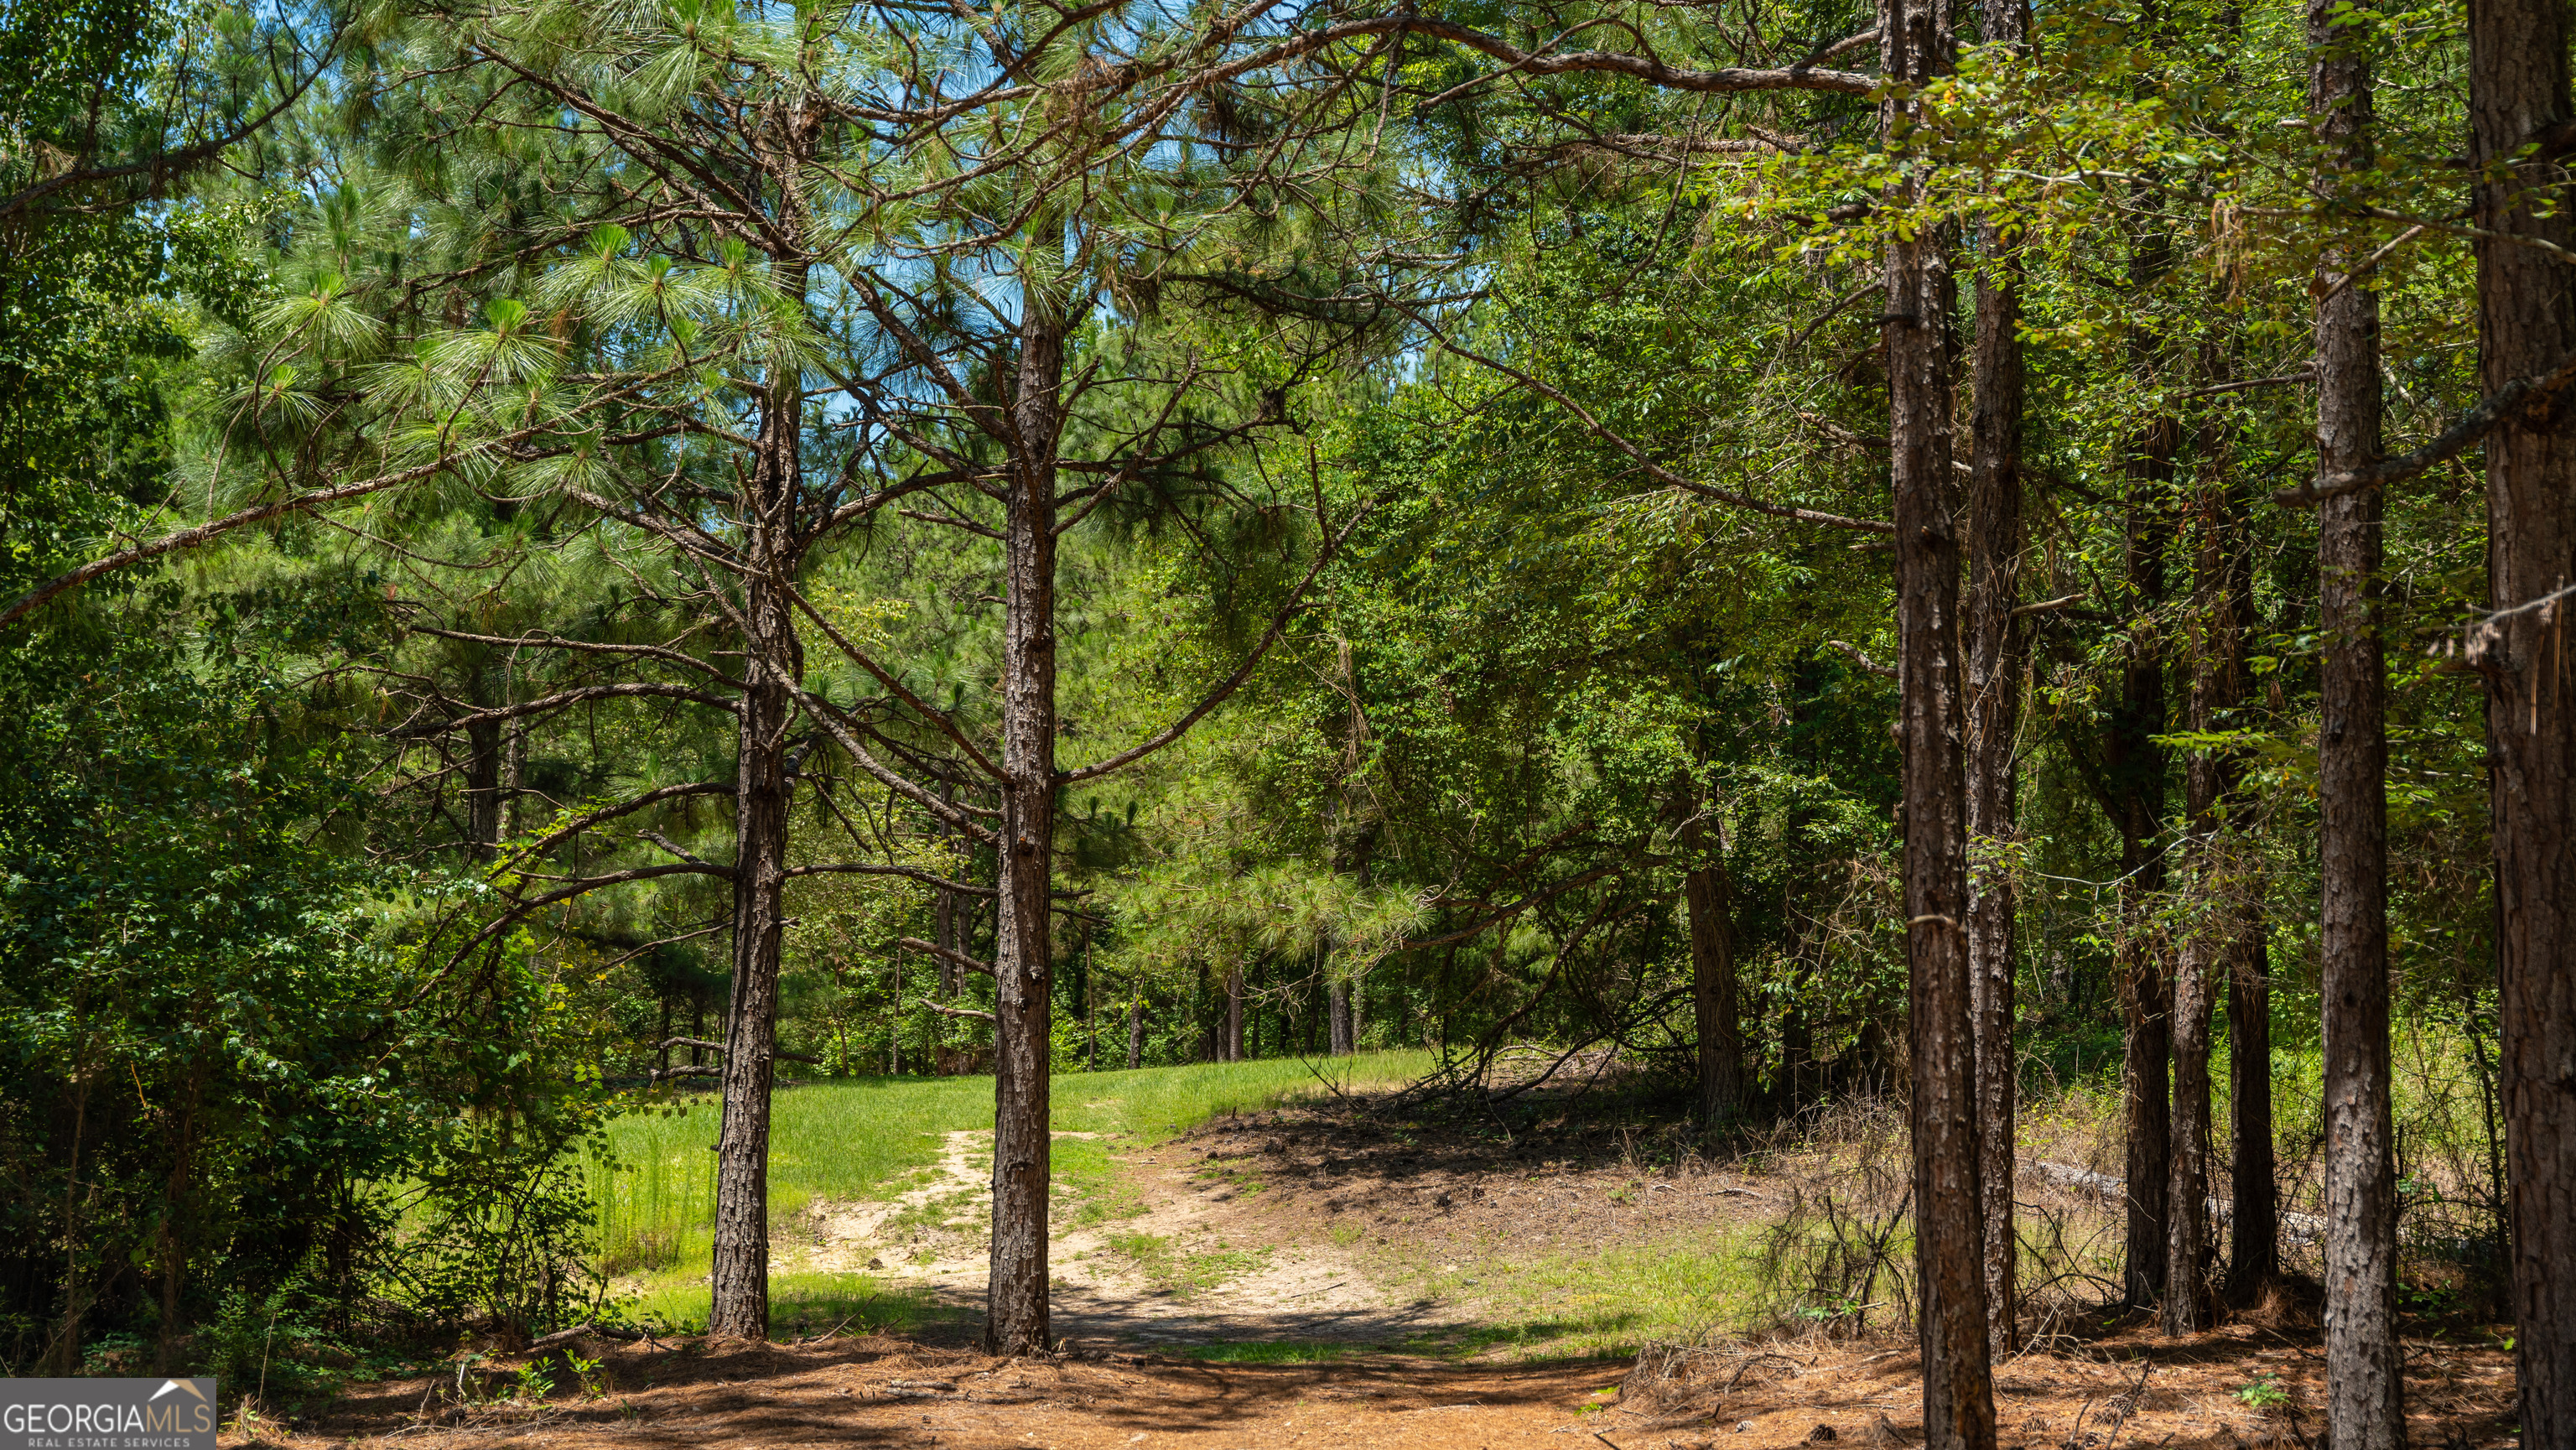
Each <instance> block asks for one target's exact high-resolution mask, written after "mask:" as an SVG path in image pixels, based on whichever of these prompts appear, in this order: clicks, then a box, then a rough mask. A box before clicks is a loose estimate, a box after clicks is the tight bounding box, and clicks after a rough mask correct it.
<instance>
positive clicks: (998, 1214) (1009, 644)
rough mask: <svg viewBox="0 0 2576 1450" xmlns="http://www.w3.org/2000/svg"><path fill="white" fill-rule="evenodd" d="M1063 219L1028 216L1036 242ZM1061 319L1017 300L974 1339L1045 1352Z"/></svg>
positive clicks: (1045, 302) (1049, 305)
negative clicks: (986, 1233)
mask: <svg viewBox="0 0 2576 1450" xmlns="http://www.w3.org/2000/svg"><path fill="white" fill-rule="evenodd" d="M1059 230H1060V228H1059V227H1056V226H1051V225H1049V224H1047V223H1046V222H1045V221H1044V220H1043V219H1041V221H1040V222H1038V223H1034V224H1032V232H1033V235H1034V236H1035V237H1036V238H1037V239H1038V241H1037V245H1040V246H1044V245H1047V243H1048V240H1049V239H1050V238H1052V237H1054V236H1056V235H1057V234H1058V232H1059ZM1065 328H1066V321H1065V318H1064V316H1063V307H1062V304H1061V303H1060V302H1059V301H1058V300H1057V299H1055V298H1054V297H1052V296H1050V295H1048V294H1047V293H1046V291H1045V290H1043V289H1037V288H1033V289H1031V290H1030V291H1029V292H1028V293H1027V295H1026V296H1025V298H1024V299H1023V302H1022V315H1021V321H1020V358H1019V371H1018V377H1017V387H1016V396H1015V398H1014V400H1013V408H1012V420H1011V421H1012V426H1013V429H1014V431H1015V432H1016V434H1017V443H1016V446H1015V448H1014V457H1013V459H1012V468H1011V472H1010V476H1009V488H1010V497H1009V502H1008V505H1007V508H1006V510H1005V518H1004V522H1003V544H1002V549H1003V556H1004V557H1003V569H1004V574H1005V580H1004V595H1003V600H1004V603H1003V626H1002V775H1003V777H1004V779H1003V782H1002V837H1001V853H1000V854H1001V873H1000V875H1001V902H1000V904H1001V922H1000V929H999V930H998V932H997V933H996V941H995V944H994V958H993V979H994V992H993V1014H994V1025H993V1026H994V1030H993V1048H994V1053H993V1056H994V1062H993V1253H992V1272H991V1279H990V1290H989V1295H988V1306H987V1313H986V1322H985V1331H984V1339H985V1347H986V1348H987V1349H988V1350H990V1351H991V1352H992V1353H994V1354H1043V1353H1045V1352H1046V1351H1047V1349H1048V1348H1049V1346H1050V1341H1049V1338H1048V1316H1047V1183H1048V1181H1049V1178H1050V1176H1051V1174H1050V1163H1051V1156H1052V1155H1051V1142H1050V1138H1049V1130H1050V1116H1051V1114H1050V1104H1049V1092H1050V1082H1049V1068H1050V1063H1049V1062H1048V1050H1049V1046H1050V1034H1049V1032H1048V1025H1049V1024H1048V1020H1047V1014H1048V1010H1049V1002H1050V1000H1051V985H1052V979H1051V976H1050V974H1051V972H1052V971H1053V967H1054V962H1053V948H1052V938H1051V931H1052V925H1053V923H1052V920H1051V918H1050V916H1049V908H1050V901H1049V892H1050V889H1051V887H1052V885H1053V877H1054V870H1053V868H1054V860H1053V858H1054V841H1055V809H1056V793H1057V790H1058V789H1059V782H1058V779H1057V774H1058V773H1057V770H1056V764H1055V729H1056V720H1055V684H1056V681H1055V671H1056V659H1055V590H1056V533H1055V522H1056V501H1055V488H1056V468H1055V448H1056V436H1057V434H1058V432H1059V431H1060V430H1061V428H1062V426H1063V417H1062V414H1061V412H1060V411H1059V398H1058V389H1059V388H1060V387H1061V386H1062V384H1063V380H1064V339H1065Z"/></svg>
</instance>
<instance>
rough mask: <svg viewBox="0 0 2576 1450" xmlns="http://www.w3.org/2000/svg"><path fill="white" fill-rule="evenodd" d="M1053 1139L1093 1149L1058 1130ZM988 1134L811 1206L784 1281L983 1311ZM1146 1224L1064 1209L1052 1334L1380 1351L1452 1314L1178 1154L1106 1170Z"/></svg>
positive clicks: (1130, 1341)
mask: <svg viewBox="0 0 2576 1450" xmlns="http://www.w3.org/2000/svg"><path fill="white" fill-rule="evenodd" d="M1055 1136H1056V1137H1057V1138H1059V1139H1064V1138H1093V1137H1096V1136H1097V1135H1094V1134H1089V1133H1058V1134H1056V1135H1055ZM991 1144H992V1134H991V1133H990V1132H989V1131H985V1130H961V1131H958V1132H952V1133H949V1134H947V1135H945V1140H944V1142H943V1143H942V1145H941V1151H940V1155H939V1158H938V1161H937V1162H936V1163H935V1164H934V1165H933V1166H932V1167H931V1168H929V1169H928V1170H925V1171H924V1172H923V1173H922V1174H921V1175H919V1176H920V1181H919V1182H918V1183H916V1184H915V1185H914V1186H913V1187H910V1188H907V1189H905V1190H904V1191H903V1192H902V1193H900V1194H897V1195H896V1196H895V1197H894V1198H893V1199H891V1200H888V1201H885V1202H882V1203H837V1204H826V1205H820V1206H818V1209H817V1211H816V1212H815V1215H814V1219H815V1225H816V1227H815V1236H814V1237H815V1242H813V1243H811V1244H807V1245H799V1246H794V1247H791V1248H788V1249H787V1250H786V1251H785V1252H782V1253H781V1254H780V1256H779V1259H778V1267H779V1268H780V1269H781V1270H826V1271H835V1272H867V1273H872V1274H876V1275H878V1276H880V1277H882V1278H884V1279H886V1280H887V1281H889V1282H890V1283H892V1284H895V1285H899V1286H907V1287H915V1288H919V1289H922V1290H924V1291H926V1292H927V1294H928V1295H929V1296H930V1298H931V1300H932V1301H933V1302H934V1303H938V1304H942V1305H946V1306H949V1307H953V1308H958V1309H965V1310H976V1309H980V1308H981V1307H982V1305H983V1302H984V1295H985V1281H986V1268H987V1261H986V1255H987V1253H988V1246H989V1244H990V1237H989V1232H990V1222H989V1220H990V1215H991V1209H992V1200H993V1190H992V1177H991V1175H992V1149H991ZM1114 1161H1116V1162H1117V1163H1118V1164H1119V1166H1120V1169H1121V1173H1122V1176H1123V1178H1124V1181H1125V1186H1126V1187H1127V1188H1128V1189H1130V1190H1131V1191H1132V1192H1134V1193H1135V1194H1136V1195H1137V1197H1138V1198H1139V1199H1140V1200H1141V1202H1142V1203H1143V1210H1142V1212H1138V1213H1133V1214H1129V1215H1123V1216H1116V1217H1108V1218H1100V1219H1097V1220H1094V1221H1085V1220H1084V1217H1083V1215H1082V1214H1081V1213H1079V1212H1078V1211H1076V1212H1071V1213H1068V1212H1066V1211H1065V1209H1066V1206H1067V1201H1068V1198H1069V1195H1067V1193H1066V1191H1065V1185H1064V1184H1063V1182H1062V1180H1059V1181H1058V1195H1059V1203H1058V1211H1057V1224H1058V1232H1057V1234H1056V1236H1055V1238H1054V1241H1053V1245H1052V1248H1051V1249H1050V1261H1051V1265H1052V1269H1053V1281H1054V1282H1053V1289H1054V1297H1053V1317H1054V1321H1055V1332H1056V1334H1057V1335H1058V1336H1059V1337H1060V1338H1065V1339H1070V1340H1072V1341H1075V1342H1076V1343H1078V1344H1091V1345H1095V1346H1097V1347H1102V1348H1108V1347H1115V1346H1125V1347H1129V1348H1134V1347H1140V1346H1151V1345H1157V1344H1206V1343H1216V1342H1232V1341H1244V1340H1260V1341H1275V1340H1339V1341H1355V1342H1361V1343H1371V1344H1384V1343H1389V1342H1400V1341H1403V1340H1407V1339H1411V1338H1414V1337H1417V1336H1419V1335H1421V1334H1423V1333H1425V1332H1427V1331H1429V1330H1432V1329H1434V1328H1437V1327H1439V1326H1441V1325H1443V1324H1445V1323H1447V1322H1449V1320H1450V1319H1452V1318H1454V1314H1453V1313H1449V1312H1444V1310H1443V1307H1442V1306H1441V1305H1439V1304H1436V1303H1434V1302H1431V1301H1428V1300H1420V1299H1406V1298H1402V1297H1400V1296H1396V1295H1391V1294H1390V1293H1388V1292H1387V1291H1386V1290H1385V1289H1384V1288H1383V1287H1382V1286H1381V1285H1380V1284H1379V1283H1378V1282H1377V1281H1376V1280H1374V1279H1373V1278H1372V1276H1371V1274H1370V1272H1369V1266H1368V1265H1367V1264H1366V1263H1365V1262H1364V1261H1363V1259H1362V1258H1361V1256H1360V1255H1357V1254H1355V1253H1352V1252H1349V1251H1348V1250H1346V1249H1344V1248H1341V1247H1337V1246H1335V1245H1334V1244H1333V1243H1331V1242H1330V1241H1329V1239H1327V1238H1323V1237H1312V1236H1307V1235H1296V1236H1293V1237H1283V1236H1281V1235H1279V1234H1278V1233H1277V1232H1276V1228H1275V1225H1274V1224H1271V1223H1267V1222H1264V1221H1261V1220H1260V1219H1257V1218H1256V1217H1254V1216H1253V1215H1251V1214H1249V1213H1247V1212H1246V1211H1245V1209H1244V1208H1243V1207H1242V1206H1241V1205H1240V1204H1239V1201H1238V1194H1239V1192H1240V1191H1241V1190H1240V1185H1239V1184H1238V1182H1236V1181H1233V1180H1230V1179H1229V1178H1228V1177H1227V1176H1226V1175H1223V1174H1221V1173H1211V1172H1209V1171H1207V1170H1205V1169H1204V1168H1202V1167H1200V1166H1199V1165H1197V1164H1195V1163H1193V1162H1192V1161H1191V1160H1190V1159H1189V1157H1188V1155H1187V1154H1186V1153H1185V1152H1183V1151H1182V1150H1180V1149H1179V1148H1178V1147H1177V1146H1176V1145H1174V1144H1165V1145H1162V1146H1161V1147H1160V1148H1158V1149H1138V1150H1135V1151H1133V1152H1130V1153H1128V1154H1125V1155H1120V1156H1118V1157H1116V1158H1115V1159H1114Z"/></svg>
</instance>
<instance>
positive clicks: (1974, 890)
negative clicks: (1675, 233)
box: [1965, 0, 2030, 1355]
mask: <svg viewBox="0 0 2576 1450" xmlns="http://www.w3.org/2000/svg"><path fill="white" fill-rule="evenodd" d="M1985 26H1986V40H1987V42H1988V43H1989V44H1994V45H2006V46H2011V47H2014V48H2016V49H2018V48H2020V47H2021V46H2023V45H2024V44H2026V43H2027V42H2028V40H2029V37H2030V5H2029V3H2028V0H1988V3H1987V5H1986V7H1985ZM1978 240H1979V250H1980V251H1981V252H1983V253H1984V262H1985V267H1984V270H1982V271H1980V272H1979V273H1978V274H1977V338H1976V380H1975V396H1976V412H1975V415H1974V417H1973V418H1972V419H1971V420H1970V423H1969V439H1970V451H1969V460H1968V607H1967V616H1966V621H1965V622H1966V630H1967V648H1966V654H1967V661H1968V698H1967V734H1968V767H1967V769H1968V785H1967V791H1968V840H1969V842H1970V846H1969V850H1970V856H1971V860H1970V865H1969V880H1968V980H1969V990H1970V992H1971V993H1972V994H1973V998H1974V1004H1973V1008H1972V1010H1973V1013H1974V1022H1975V1026H1974V1031H1975V1036H1976V1073H1977V1131H1978V1141H1977V1173H1978V1179H1979V1187H1980V1191H1981V1193H1982V1194H1983V1196H1984V1199H1985V1226H1984V1231H1985V1248H1984V1254H1985V1277H1986V1328H1987V1340H1988V1343H1989V1345H1990V1347H1991V1349H1992V1351H1993V1352H1994V1353H1995V1354H1997V1355H2003V1354H2008V1353H2010V1352H2011V1349H2012V1342H2013V1307H2014V1305H2015V1303H2016V1302H2017V1301H2018V1299H2019V1298H2020V1286H2019V1284H2018V1283H2017V1282H2016V1276H2015V1273H2014V1267H2015V1266H2014V1259H2015V1255H2016V1253H2017V1245H2016V1243H2015V1240H2014V1234H2013V1182H2014V1176H2015V1175H2014V1168H2015V1166H2016V1165H2015V1164H2014V1161H2013V1155H2014V1146H2015V1145H2014V1117H2015V1114H2016V1111H2017V1109H2018V1106H2019V1103H2018V1098H2019V1096H2020V1094H2019V1086H2020V1083H2019V1074H2020V1060H2019V1059H2018V1058H2017V1057H2015V1056H2014V1053H2013V1006H2014V1004H2013V968H2014V958H2015V955H2016V951H2015V943H2014V932H2013V927H2014V915H2013V914H2014V910H2015V905H2016V903H2015V901H2014V893H2013V871H2012V861H2011V852H2012V846H2013V843H2014V841H2015V839H2016V837H2017V835H2018V832H2017V830H2016V827H2015V821H2014V795H2015V787H2016V780H2015V776H2014V772H2013V750H2014V745H2015V743H2016V739H2017V737H2018V736H2019V734H2020V731H2021V675H2022V642H2021V624H2020V621H2019V620H2018V619H2016V618H2015V617H2014V614H2013V610H2014V609H2015V608H2016V607H2017V606H2018V605H2019V604H2020V602H2021V551H2022V479H2021V435H2022V345H2021V266H2020V262H2019V259H2018V257H2017V256H2016V255H2015V247H2014V244H2013V242H2012V240H2011V239H2010V238H2009V237H2007V236H2006V235H2005V234H2004V232H2003V231H2002V229H2001V228H1999V227H1998V226H1996V225H1995V223H1994V222H1992V221H1988V222H1986V223H1985V224H1984V225H1983V226H1982V227H1981V228H1980V229H1979V238H1978Z"/></svg>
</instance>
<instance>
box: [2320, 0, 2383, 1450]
mask: <svg viewBox="0 0 2576 1450" xmlns="http://www.w3.org/2000/svg"><path fill="white" fill-rule="evenodd" d="M2307 14H2308V44H2309V46H2310V47H2311V55H2312V57H2313V60H2312V63H2311V70H2310V73H2309V81H2308V106H2309V111H2310V114H2311V116H2312V118H2313V119H2312V125H2313V126H2314V127H2315V129H2316V131H2317V133H2318V136H2319V139H2320V140H2322V141H2324V142H2325V143H2326V145H2327V147H2328V148H2329V149H2328V155H2327V161H2328V164H2329V165H2330V166H2331V167H2333V168H2334V171H2335V172H2339V173H2348V172H2352V171H2355V170H2358V169H2361V168H2366V167H2368V166H2369V165H2370V160H2371V142H2370V119H2371V75H2370V62H2369V55H2368V52H2367V50H2366V49H2365V47H2366V46H2367V45H2368V44H2369V41H2368V39H2367V34H2368V32H2367V30H2366V28H2365V27H2364V25H2362V24H2356V23H2355V21H2354V19H2353V17H2352V16H2351V15H2350V13H2349V9H2348V7H2347V6H2345V5H2344V3H2343V0H2309V4H2308V10H2307ZM2320 182H2321V184H2322V185H2323V186H2324V187H2325V188H2326V189H2328V190H2329V191H2330V192H2331V190H2333V189H2334V188H2335V187H2336V186H2337V183H2338V178H2337V177H2336V176H2335V175H2334V174H2332V173H2330V174H2329V175H2328V176H2327V177H2325V178H2320ZM2366 245H2367V243H2366V241H2364V240H2362V239H2360V238H2354V239H2353V240H2350V241H2346V242H2343V243H2339V244H2338V245H2336V246H2333V247H2330V248H2328V249H2327V251H2326V253H2325V255H2324V256H2322V257H2321V258H2319V259H2318V263H2317V282H2316V285H2317V287H2318V288H2319V289H2320V290H2321V292H2322V291H2324V290H2331V289H2335V288H2338V287H2340V290H2339V291H2335V292H2334V295H2333V296H2331V297H2328V298H2326V300H2324V301H2322V302H2320V303H2319V304H2318V305H2317V316H2316V344H2317V470H2318V476H2319V477H2320V478H2323V477H2328V476H2331V475H2333V474H2337V473H2346V472H2350V471H2352V470H2354V469H2358V468H2363V467H2366V466H2368V465H2369V464H2371V463H2373V462H2375V461H2376V460H2377V459H2378V457H2379V436H2380V384H2379V294H2378V293H2377V292H2375V291H2373V290H2371V289H2370V288H2369V287H2367V286H2356V285H2352V284H2353V282H2354V280H2355V279H2353V278H2352V277H2350V276H2348V275H2346V274H2347V273H2348V271H2349V269H2350V268H2351V267H2352V266H2353V265H2354V263H2355V262H2356V261H2357V260H2358V257H2357V255H2356V253H2355V248H2357V247H2362V246H2366ZM2379 513H2380V496H2379V491H2378V490H2376V489H2365V490H2363V491H2361V492H2359V493H2351V494H2346V495H2344V496H2343V497H2341V498H2337V499H2331V500H2328V501H2327V502H2326V504H2325V505H2324V507H2323V510H2322V512H2321V515H2320V518H2319V520H2318V531H2317V576H2318V612H2319V615H2320V620H2319V624H2320V633H2322V634H2323V635H2324V644H2325V659H2324V662H2323V665H2322V669H2321V677H2320V681H2319V695H2320V700H2319V707H2320V709H2319V713H2320V720H2319V726H2318V731H2317V803H2318V814H2319V818H2320V819H2319V842H2318V849H2317V874H2318V878H2319V885H2320V887H2321V890H2322V895H2323V898H2324V899H2323V902H2322V910H2321V913H2320V920H2319V931H2318V948H2319V957H2320V965H2321V975H2322V981H2321V983H2320V997H2321V998H2322V1001H2321V1011H2322V1013H2323V1016H2324V1023H2323V1027H2324V1039H2325V1041H2324V1052H2325V1081H2324V1097H2325V1120H2326V1122H2325V1128H2326V1143H2325V1179H2326V1182H2325V1210H2326V1212H2325V1219H2326V1232H2325V1240H2326V1243H2325V1259H2326V1315H2325V1318H2326V1426H2327V1430H2328V1433H2329V1434H2330V1435H2331V1436H2332V1437H2333V1440H2334V1444H2335V1446H2336V1447H2337V1450H2405V1445H2406V1418H2405V1414H2404V1411H2403V1407H2402V1404H2401V1401H2400V1395H2401V1392H2402V1389H2403V1382H2402V1380H2401V1378H2400V1374H2399V1371H2400V1363H2399V1358H2400V1356H2399V1353H2398V1348H2397V1182H2396V1169H2395V1162H2394V1158H2393V1155H2392V1146H2391V1136H2392V1134H2391V1129H2390V1123H2389V1102H2388V1088H2389V1072H2390V1067H2391V1064H2390V1059H2389V1051H2388V803H2387V772H2388V733H2387V723H2386V699H2385V696H2386V690H2387V685H2386V679H2387V676H2386V672H2385V670H2384V668H2383V666H2382V663H2381V659H2380V638H2379V585H2378V575H2379V562H2380V530H2379Z"/></svg>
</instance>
